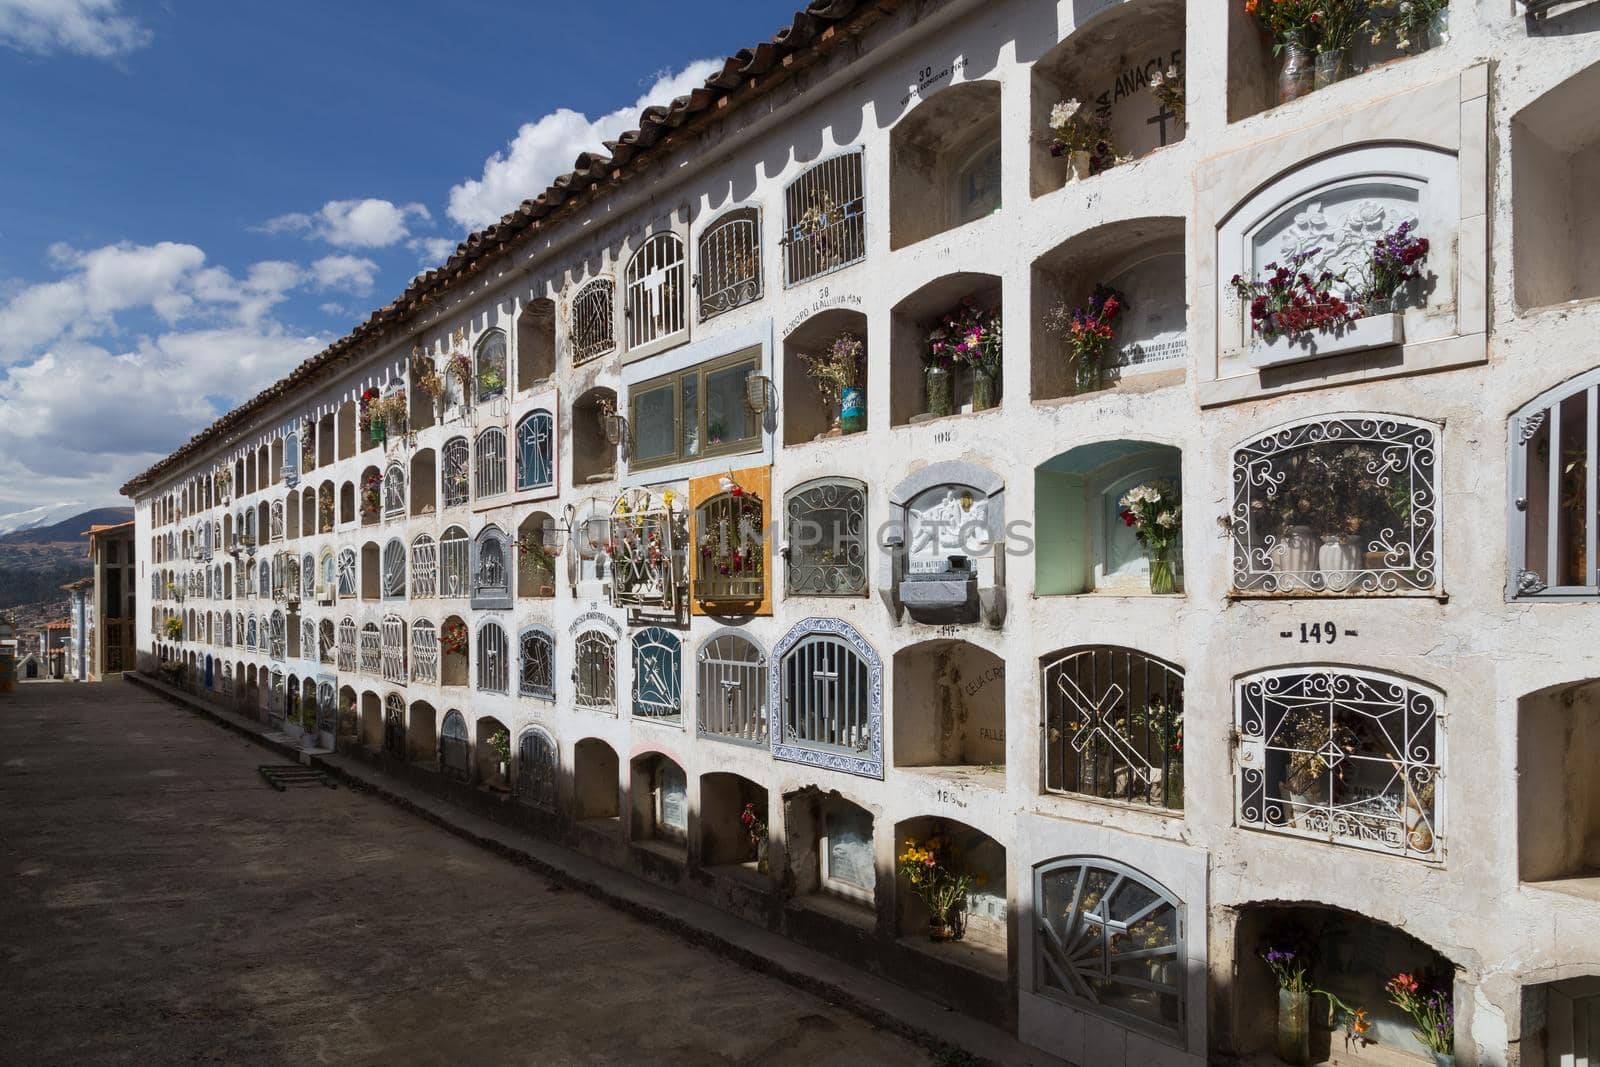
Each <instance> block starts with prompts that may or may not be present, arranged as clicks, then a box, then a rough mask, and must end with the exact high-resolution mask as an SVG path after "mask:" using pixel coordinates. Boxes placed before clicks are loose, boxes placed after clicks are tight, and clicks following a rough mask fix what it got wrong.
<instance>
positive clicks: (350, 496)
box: [339, 482, 356, 522]
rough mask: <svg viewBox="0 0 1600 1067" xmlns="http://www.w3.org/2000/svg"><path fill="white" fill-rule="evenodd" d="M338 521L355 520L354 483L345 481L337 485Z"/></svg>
mask: <svg viewBox="0 0 1600 1067" xmlns="http://www.w3.org/2000/svg"><path fill="white" fill-rule="evenodd" d="M339 521H340V522H355V521H356V485H355V483H354V482H345V483H344V484H343V485H341V486H340V487H339Z"/></svg>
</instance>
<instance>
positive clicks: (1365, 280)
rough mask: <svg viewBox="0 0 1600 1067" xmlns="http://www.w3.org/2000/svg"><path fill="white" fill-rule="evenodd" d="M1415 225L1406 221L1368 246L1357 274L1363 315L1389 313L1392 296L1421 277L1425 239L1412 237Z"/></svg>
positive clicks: (1425, 257)
mask: <svg viewBox="0 0 1600 1067" xmlns="http://www.w3.org/2000/svg"><path fill="white" fill-rule="evenodd" d="M1415 227H1416V223H1414V222H1412V221H1411V220H1409V219H1408V220H1406V221H1405V222H1402V223H1401V224H1400V225H1398V226H1396V227H1395V228H1394V229H1392V230H1390V231H1389V232H1388V233H1386V234H1384V235H1383V236H1382V237H1380V238H1378V240H1377V242H1376V243H1375V244H1374V245H1373V246H1372V252H1371V255H1370V256H1369V257H1368V259H1367V263H1366V265H1365V267H1362V268H1359V272H1360V273H1361V275H1362V277H1361V282H1360V297H1359V299H1360V303H1361V308H1362V311H1363V313H1365V314H1368V315H1381V314H1384V313H1386V312H1389V311H1391V310H1393V308H1394V302H1395V297H1396V295H1397V294H1398V293H1399V292H1400V290H1401V289H1403V288H1404V287H1405V286H1407V285H1409V284H1410V283H1412V282H1414V281H1419V280H1420V279H1421V278H1422V268H1423V266H1424V265H1425V264H1426V263H1427V260H1428V250H1429V244H1428V239H1427V238H1426V237H1416V236H1413V234H1412V231H1413V230H1414V229H1415Z"/></svg>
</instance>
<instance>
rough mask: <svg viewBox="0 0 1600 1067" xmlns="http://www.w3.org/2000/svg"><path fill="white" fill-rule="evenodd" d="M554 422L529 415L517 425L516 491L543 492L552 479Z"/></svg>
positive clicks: (547, 415)
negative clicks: (538, 490) (540, 490)
mask: <svg viewBox="0 0 1600 1067" xmlns="http://www.w3.org/2000/svg"><path fill="white" fill-rule="evenodd" d="M555 448H556V434H555V419H553V418H552V417H551V415H550V413H549V412H548V411H545V410H543V409H539V410H536V411H530V412H528V414H527V415H524V416H523V417H522V419H521V421H519V422H518V423H517V489H518V490H519V491H520V490H525V489H543V488H545V487H546V486H550V485H554V484H555V479H556V467H555V463H556V453H555Z"/></svg>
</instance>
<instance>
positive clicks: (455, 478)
mask: <svg viewBox="0 0 1600 1067" xmlns="http://www.w3.org/2000/svg"><path fill="white" fill-rule="evenodd" d="M471 468H472V448H471V446H469V445H468V444H467V439H466V438H465V437H452V438H451V439H450V440H448V441H446V442H445V443H444V447H443V448H441V449H440V450H439V470H440V484H441V485H442V486H443V488H444V506H445V507H447V508H457V507H461V506H463V505H465V504H466V503H467V502H468V501H469V500H470V499H471V496H472V493H471V487H472V475H471Z"/></svg>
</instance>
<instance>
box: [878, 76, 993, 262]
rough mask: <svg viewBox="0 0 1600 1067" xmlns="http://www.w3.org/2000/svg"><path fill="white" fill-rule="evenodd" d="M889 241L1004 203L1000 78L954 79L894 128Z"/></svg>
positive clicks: (905, 240)
mask: <svg viewBox="0 0 1600 1067" xmlns="http://www.w3.org/2000/svg"><path fill="white" fill-rule="evenodd" d="M889 190H890V197H889V203H890V211H889V246H890V247H891V248H904V247H905V246H907V245H910V244H915V243H916V242H918V241H922V240H925V239H927V238H929V237H932V236H934V235H935V234H939V233H943V232H945V231H946V230H950V229H954V228H955V227H957V226H961V225H963V224H965V223H968V222H974V221H976V220H978V219H981V218H983V217H985V216H987V215H992V214H993V213H994V212H996V211H999V210H1000V85H999V83H998V82H992V81H978V82H966V83H964V84H961V85H952V86H950V87H949V88H947V89H943V90H941V91H939V92H938V93H936V94H934V95H933V96H931V97H929V98H928V99H927V100H925V101H924V102H923V103H920V104H918V105H917V106H916V107H915V108H913V109H912V110H911V112H910V113H909V114H908V115H906V116H905V117H904V118H902V119H901V120H900V121H899V122H897V123H895V125H894V128H893V129H892V130H890V131H889Z"/></svg>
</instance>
